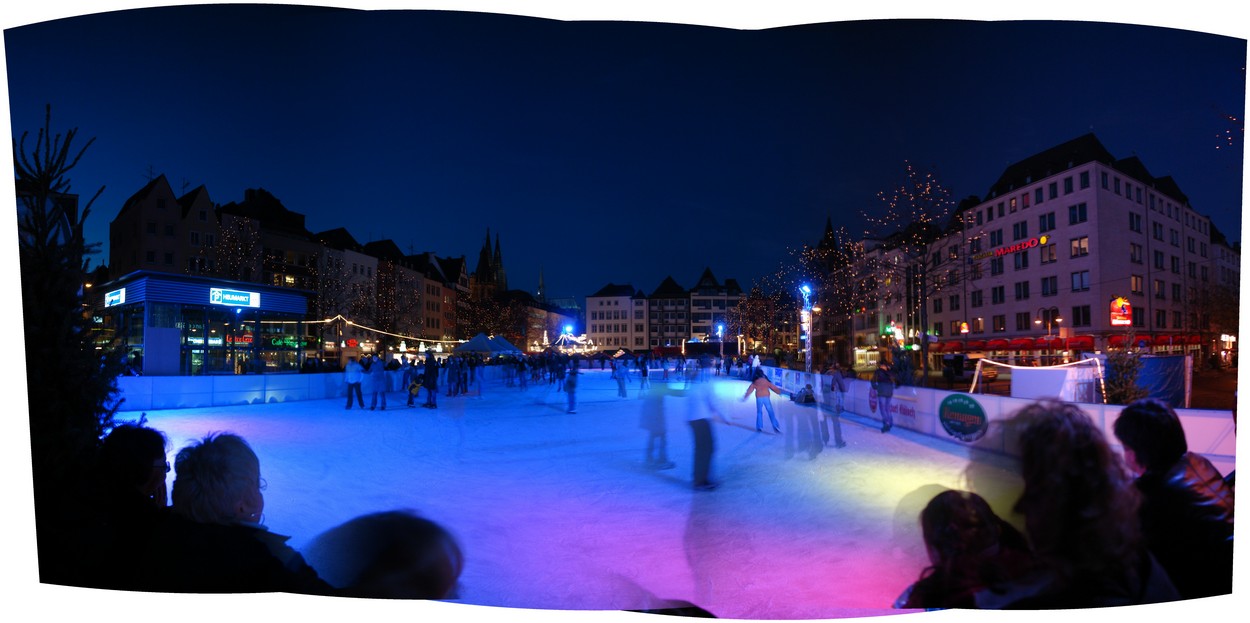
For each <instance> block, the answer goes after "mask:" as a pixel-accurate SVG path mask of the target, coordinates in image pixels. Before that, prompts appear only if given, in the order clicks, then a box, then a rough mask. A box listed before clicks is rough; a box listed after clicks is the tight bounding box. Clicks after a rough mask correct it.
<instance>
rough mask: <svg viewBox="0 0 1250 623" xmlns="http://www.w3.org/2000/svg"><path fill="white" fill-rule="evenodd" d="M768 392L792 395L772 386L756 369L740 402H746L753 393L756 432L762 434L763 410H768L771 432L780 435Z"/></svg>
mask: <svg viewBox="0 0 1250 623" xmlns="http://www.w3.org/2000/svg"><path fill="white" fill-rule="evenodd" d="M769 391H774V392H777V393H778V394H783V393H785V394H788V393H793V392H788V391H786V390H784V389H782V388H780V387H777V386H776V385H774V384H773V382H772V381H770V380H768V376H767V375H765V374H764V371H763V370H762V369H760V368H756V369H755V371H754V372H752V373H751V386H750V387H748V388H747V393H746V394H744V395H743V396H742V402H746V401H747V398H749V397H750V396H751V394H752V393H754V394H755V430H756V432H762V431H763V430H764V409H768V419H769V421H771V422H772V424H773V431H774V432H778V433H780V432H781V424H778V423H777V413H776V412H775V411H773V400H772V396H771V395H770V394H769Z"/></svg>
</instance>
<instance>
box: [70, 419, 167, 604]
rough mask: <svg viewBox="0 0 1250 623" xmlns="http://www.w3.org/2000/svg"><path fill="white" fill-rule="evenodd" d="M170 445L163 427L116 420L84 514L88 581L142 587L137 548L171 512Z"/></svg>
mask: <svg viewBox="0 0 1250 623" xmlns="http://www.w3.org/2000/svg"><path fill="white" fill-rule="evenodd" d="M141 421H142V420H141ZM167 445H168V442H167V440H166V438H165V435H164V433H162V432H160V431H158V430H155V429H152V428H148V427H147V426H144V425H143V424H142V423H139V424H122V425H119V426H116V427H114V428H113V430H112V431H111V432H110V433H109V434H108V436H107V437H105V438H104V441H103V442H102V443H101V445H100V450H99V452H98V453H97V456H96V461H95V470H94V478H93V479H92V480H93V482H92V485H93V486H92V487H91V489H90V491H89V492H88V494H87V495H86V496H85V499H86V500H87V504H86V508H85V509H83V510H84V511H85V512H83V513H82V516H81V519H82V520H83V526H84V527H85V528H84V529H83V530H82V531H81V532H82V534H83V536H84V538H83V539H82V541H81V542H80V543H79V546H78V551H79V554H80V559H81V560H82V562H83V564H84V569H85V570H86V575H85V576H84V580H83V583H84V584H86V585H88V586H93V587H96V588H111V589H122V590H134V589H136V588H138V587H137V585H136V583H135V578H136V577H137V575H138V571H139V568H138V567H137V563H138V561H137V560H136V554H137V553H138V552H140V551H142V549H143V548H144V547H145V543H146V542H147V540H148V539H149V538H151V536H152V533H153V531H154V530H155V529H156V527H157V526H158V525H159V524H160V523H161V522H162V521H164V520H165V518H166V515H167V514H168V506H167V505H168V498H169V496H168V494H167V491H166V488H165V476H166V474H168V473H169V462H168V461H167V460H166V454H165V453H166V447H167Z"/></svg>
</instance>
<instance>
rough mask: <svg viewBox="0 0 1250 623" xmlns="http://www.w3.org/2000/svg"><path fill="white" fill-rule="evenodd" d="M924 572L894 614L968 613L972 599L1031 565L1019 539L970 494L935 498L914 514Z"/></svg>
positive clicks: (949, 492) (950, 493) (949, 493)
mask: <svg viewBox="0 0 1250 623" xmlns="http://www.w3.org/2000/svg"><path fill="white" fill-rule="evenodd" d="M920 530H921V533H922V534H923V536H924V544H925V549H926V550H927V551H928V554H929V562H930V563H931V564H930V565H929V566H928V567H925V569H924V571H922V572H921V574H920V579H919V580H917V581H916V582H915V583H913V584H912V585H911V586H909V587H908V588H907V590H906V591H904V592H903V594H902V595H901V596H899V598H898V600H896V601H895V602H894V607H895V608H925V609H939V608H941V609H944V608H974V607H976V601H975V595H976V593H977V592H978V591H981V590H983V589H985V588H987V587H989V586H995V585H999V584H1002V583H1004V582H1006V581H1007V580H1010V579H1013V578H1016V577H1020V576H1021V575H1023V574H1024V573H1026V572H1028V571H1030V570H1031V569H1032V568H1033V566H1034V564H1035V562H1034V558H1033V555H1032V553H1031V552H1030V550H1029V545H1028V542H1027V541H1026V540H1025V538H1024V535H1023V534H1021V533H1020V531H1019V530H1016V529H1015V528H1014V527H1013V526H1012V525H1011V524H1009V523H1007V522H1006V521H1003V520H1002V519H1001V518H1000V517H999V516H998V515H995V514H994V511H993V509H991V508H990V505H989V503H988V502H986V501H985V499H984V498H982V497H981V496H979V495H977V494H975V493H972V492H970V491H956V490H947V491H943V492H942V493H939V494H937V495H935V496H934V497H933V498H932V499H931V500H929V503H928V505H926V506H925V508H924V510H922V511H921V512H920Z"/></svg>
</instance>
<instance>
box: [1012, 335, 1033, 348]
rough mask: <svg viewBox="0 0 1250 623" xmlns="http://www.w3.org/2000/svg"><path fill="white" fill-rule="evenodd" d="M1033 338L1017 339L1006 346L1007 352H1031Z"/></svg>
mask: <svg viewBox="0 0 1250 623" xmlns="http://www.w3.org/2000/svg"><path fill="white" fill-rule="evenodd" d="M1033 345H1034V342H1033V338H1031V337H1018V338H1015V339H1013V340H1011V342H1009V343H1008V344H1007V350H1033Z"/></svg>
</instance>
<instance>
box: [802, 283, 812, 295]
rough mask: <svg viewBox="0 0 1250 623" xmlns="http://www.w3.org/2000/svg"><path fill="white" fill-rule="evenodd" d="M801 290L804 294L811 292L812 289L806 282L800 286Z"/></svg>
mask: <svg viewBox="0 0 1250 623" xmlns="http://www.w3.org/2000/svg"><path fill="white" fill-rule="evenodd" d="M799 291H800V292H802V293H803V294H811V293H812V289H811V287H809V286H808V285H807V284H806V283H805V284H803V285H802V286H800V287H799Z"/></svg>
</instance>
